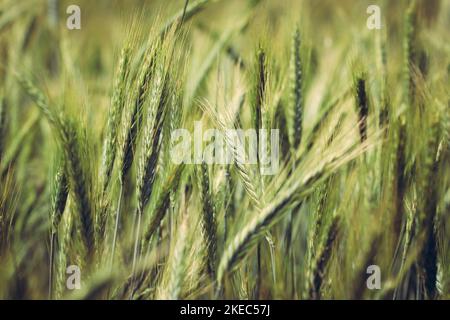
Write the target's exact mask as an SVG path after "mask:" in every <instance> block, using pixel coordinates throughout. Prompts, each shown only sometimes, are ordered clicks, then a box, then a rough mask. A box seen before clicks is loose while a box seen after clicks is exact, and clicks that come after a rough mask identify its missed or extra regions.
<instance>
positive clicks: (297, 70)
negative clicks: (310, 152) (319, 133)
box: [290, 26, 304, 149]
mask: <svg viewBox="0 0 450 320" xmlns="http://www.w3.org/2000/svg"><path fill="white" fill-rule="evenodd" d="M300 48H301V40H300V30H299V28H298V26H297V27H296V28H295V31H294V36H293V39H292V49H291V66H290V68H291V70H290V76H291V79H290V104H291V110H292V111H293V114H294V130H293V132H294V137H293V147H294V148H295V149H297V148H298V147H299V145H300V143H301V141H302V134H303V99H304V94H303V68H304V66H303V61H302V58H301V50H300Z"/></svg>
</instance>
